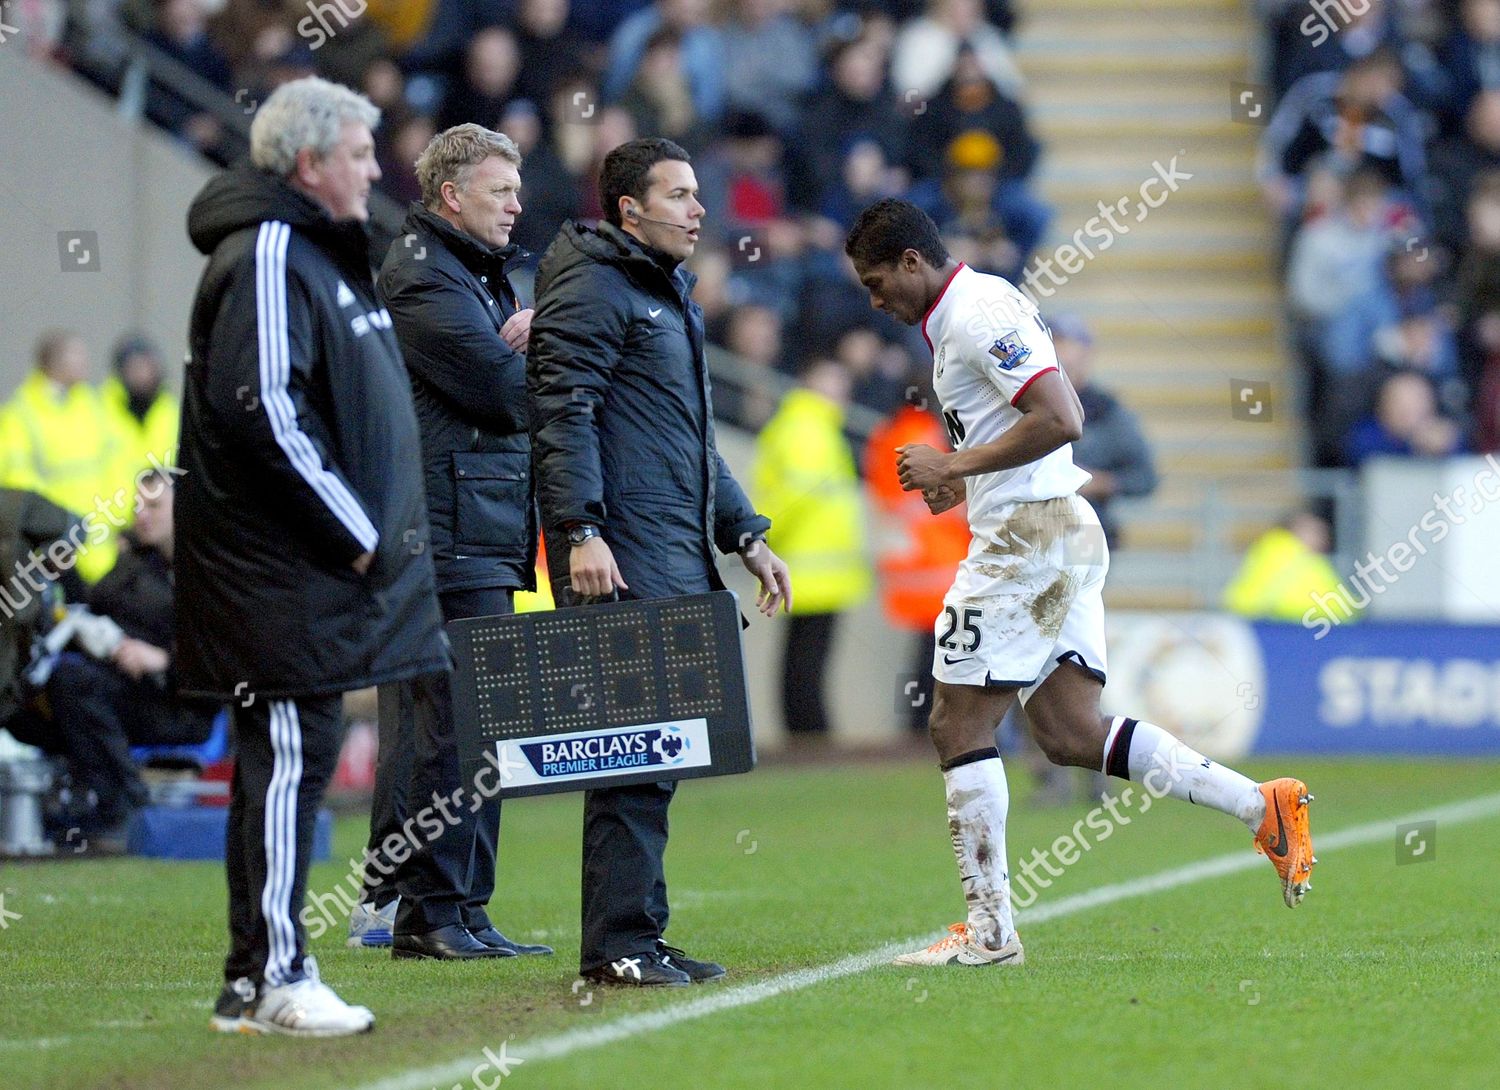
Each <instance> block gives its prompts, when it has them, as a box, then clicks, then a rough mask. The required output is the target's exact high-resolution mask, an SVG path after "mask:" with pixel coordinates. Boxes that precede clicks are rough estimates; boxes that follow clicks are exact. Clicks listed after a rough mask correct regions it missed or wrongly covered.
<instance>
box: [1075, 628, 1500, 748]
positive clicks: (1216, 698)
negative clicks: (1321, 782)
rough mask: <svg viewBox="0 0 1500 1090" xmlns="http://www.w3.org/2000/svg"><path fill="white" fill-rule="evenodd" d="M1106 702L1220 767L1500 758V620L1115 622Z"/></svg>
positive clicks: (1109, 707) (1107, 706) (1113, 708)
mask: <svg viewBox="0 0 1500 1090" xmlns="http://www.w3.org/2000/svg"><path fill="white" fill-rule="evenodd" d="M1109 655H1110V661H1109V682H1108V685H1107V686H1106V689H1105V707H1106V709H1107V710H1108V711H1110V712H1111V713H1113V714H1130V715H1134V716H1137V717H1142V718H1146V719H1148V720H1150V721H1151V722H1154V723H1158V724H1160V725H1161V726H1163V727H1165V728H1166V729H1168V730H1170V731H1173V732H1174V733H1176V734H1178V735H1179V736H1180V737H1182V738H1183V739H1185V740H1187V741H1189V742H1190V743H1191V744H1193V745H1195V746H1197V747H1198V748H1199V749H1201V750H1202V751H1203V752H1205V753H1207V754H1209V755H1210V756H1213V757H1216V758H1219V759H1221V760H1231V759H1234V758H1237V757H1242V756H1244V755H1245V754H1247V753H1317V754H1327V755H1348V756H1355V755H1368V756H1434V757H1480V756H1485V757H1493V756H1496V755H1500V626H1496V625H1457V624H1445V623H1418V622H1411V623H1403V622H1387V621H1373V620H1372V621H1367V622H1361V623H1355V624H1349V625H1342V626H1339V627H1337V628H1334V629H1332V630H1331V631H1329V632H1328V633H1327V635H1326V636H1325V637H1324V638H1322V639H1314V638H1313V632H1312V631H1310V630H1309V629H1307V628H1304V627H1303V626H1302V625H1300V624H1271V623H1264V622H1250V621H1246V620H1243V619H1241V618H1238V617H1232V616H1226V615H1222V614H1212V613H1182V614H1146V613H1128V612H1121V613H1116V614H1113V615H1111V617H1110V619H1109Z"/></svg>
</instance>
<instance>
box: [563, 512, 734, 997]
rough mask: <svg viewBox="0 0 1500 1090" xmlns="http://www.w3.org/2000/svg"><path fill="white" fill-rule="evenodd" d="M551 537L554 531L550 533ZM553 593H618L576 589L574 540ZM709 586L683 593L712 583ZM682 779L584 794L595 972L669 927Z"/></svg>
mask: <svg viewBox="0 0 1500 1090" xmlns="http://www.w3.org/2000/svg"><path fill="white" fill-rule="evenodd" d="M549 540H550V539H549ZM547 561H548V566H549V567H550V568H551V570H552V571H553V572H554V573H560V574H554V576H553V578H552V594H553V597H554V598H555V599H556V601H557V604H558V606H559V607H567V606H576V605H590V604H594V603H596V602H601V601H607V600H613V598H610V599H580V598H579V597H578V596H577V595H575V594H574V593H573V590H572V587H571V584H570V579H569V576H568V574H567V572H568V550H567V547H566V544H564V545H562V546H559V547H556V548H555V551H552V550H549V552H548V557H547ZM709 589H710V587H709V579H708V574H707V572H706V571H705V573H704V575H703V579H702V585H701V586H685V587H684V588H683V589H682V590H681V593H683V594H696V593H702V592H704V591H707V590H709ZM676 792H677V783H676V781H675V780H664V781H661V782H658V783H644V784H633V785H631V786H629V787H602V788H595V789H594V790H592V791H585V792H584V795H583V875H582V879H583V883H582V884H583V899H582V905H581V907H582V932H581V935H580V947H579V951H578V970H579V972H581V973H586V972H589V971H590V970H592V969H598V968H601V967H602V966H605V965H608V964H609V963H610V962H612V961H616V960H618V959H620V958H623V957H629V956H631V955H633V954H640V953H643V952H645V951H647V950H654V949H655V948H656V944H657V943H658V942H659V941H660V940H661V938H662V936H663V935H664V934H665V933H666V930H667V920H668V917H669V915H670V912H669V909H668V907H667V875H666V866H665V856H666V852H667V807H668V806H670V805H671V803H672V796H673V795H674V794H676Z"/></svg>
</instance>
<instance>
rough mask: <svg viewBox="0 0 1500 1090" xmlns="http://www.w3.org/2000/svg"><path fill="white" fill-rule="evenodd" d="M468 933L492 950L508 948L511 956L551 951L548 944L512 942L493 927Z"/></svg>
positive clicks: (545, 953) (544, 954)
mask: <svg viewBox="0 0 1500 1090" xmlns="http://www.w3.org/2000/svg"><path fill="white" fill-rule="evenodd" d="M469 934H471V935H473V936H474V937H475V938H476V939H478V940H479V941H480V942H482V943H484V944H485V945H486V946H488V947H490V948H491V949H493V950H509V951H510V953H511V956H515V955H517V954H521V955H525V954H535V955H539V956H543V957H545V956H546V955H548V954H550V953H552V947H550V946H542V945H539V944H538V945H532V944H531V943H526V942H512V941H511V940H510V939H508V938H506V937H505V936H504V935H502V934H500V932H498V931H496V930H495V929H494V928H493V927H484V928H480V929H479V930H478V931H470V932H469Z"/></svg>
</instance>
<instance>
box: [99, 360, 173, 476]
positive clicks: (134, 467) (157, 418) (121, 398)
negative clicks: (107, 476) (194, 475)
mask: <svg viewBox="0 0 1500 1090" xmlns="http://www.w3.org/2000/svg"><path fill="white" fill-rule="evenodd" d="M99 399H100V400H101V401H102V402H103V403H104V409H105V412H106V413H107V414H108V415H109V419H110V423H111V425H112V426H113V427H114V429H115V432H116V433H117V434H118V435H119V439H120V462H121V465H122V466H123V467H124V468H125V472H126V478H125V480H123V481H121V483H122V484H124V485H127V486H128V487H129V488H130V489H131V490H132V494H133V490H134V489H135V482H136V478H137V477H138V476H139V475H140V473H141V471H142V470H146V469H151V468H154V467H158V466H159V467H161V468H163V469H165V468H167V467H169V466H174V465H176V464H177V431H178V428H179V426H180V425H181V423H182V407H181V405H180V404H179V403H178V401H177V397H176V395H174V394H173V393H172V392H171V391H170V390H165V389H163V390H162V391H161V392H160V393H158V394H157V395H156V400H154V401H152V402H151V407H150V408H149V409H147V410H146V418H145V419H144V420H138V419H136V415H135V414H134V413H133V412H131V411H130V395H129V394H128V393H126V392H125V384H124V383H123V382H121V381H120V380H119V379H118V378H114V377H110V378H107V379H105V380H104V381H103V382H102V383H100V385H99Z"/></svg>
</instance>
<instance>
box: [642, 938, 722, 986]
mask: <svg viewBox="0 0 1500 1090" xmlns="http://www.w3.org/2000/svg"><path fill="white" fill-rule="evenodd" d="M656 949H657V950H658V951H660V952H661V956H662V960H663V961H668V962H671V963H672V964H673V965H675V966H677V968H679V969H681V970H682V971H683V972H684V973H686V974H687V975H688V979H689V980H691V981H692V982H693V983H694V984H702V983H704V982H706V981H709V980H718V979H719V978H720V977H721V976H723V975H724V971H725V970H724V966H722V965H720V964H719V963H718V962H716V961H698V960H697V959H695V958H690V957H688V956H687V953H686V952H685V951H683V950H680V949H678V948H677V947H675V946H668V945H667V944H666V943H664V942H662V941H661V940H659V939H658V940H657V943H656Z"/></svg>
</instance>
